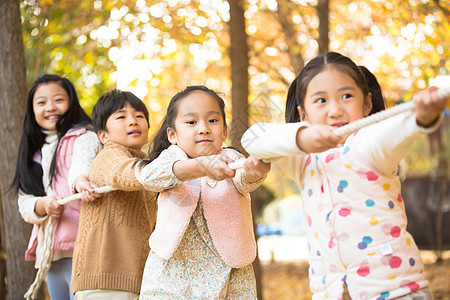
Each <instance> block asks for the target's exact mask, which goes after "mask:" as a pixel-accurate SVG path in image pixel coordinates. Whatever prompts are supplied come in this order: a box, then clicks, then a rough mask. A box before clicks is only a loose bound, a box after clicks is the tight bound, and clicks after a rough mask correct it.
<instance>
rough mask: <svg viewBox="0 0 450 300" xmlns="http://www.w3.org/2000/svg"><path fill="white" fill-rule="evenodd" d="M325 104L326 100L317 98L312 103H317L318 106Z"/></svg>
mask: <svg viewBox="0 0 450 300" xmlns="http://www.w3.org/2000/svg"><path fill="white" fill-rule="evenodd" d="M325 102H327V100H325V99H324V98H319V99H316V100H315V101H314V103H318V104H323V103H325Z"/></svg>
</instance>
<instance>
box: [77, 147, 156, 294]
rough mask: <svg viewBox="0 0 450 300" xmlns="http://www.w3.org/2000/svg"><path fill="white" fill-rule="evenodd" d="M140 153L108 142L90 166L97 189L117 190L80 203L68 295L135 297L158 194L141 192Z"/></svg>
mask: <svg viewBox="0 0 450 300" xmlns="http://www.w3.org/2000/svg"><path fill="white" fill-rule="evenodd" d="M142 157H143V153H142V152H140V151H136V150H133V149H130V148H126V147H124V146H121V145H118V144H115V143H111V142H110V143H107V144H106V145H105V147H104V149H103V150H102V151H100V152H99V154H98V155H97V156H96V158H95V159H94V161H93V162H92V165H91V171H90V175H89V178H90V180H91V181H92V182H93V183H95V184H96V185H97V186H99V187H101V186H105V185H111V186H113V187H116V188H118V189H119V190H118V191H113V192H110V193H106V194H105V195H104V196H103V197H101V198H99V199H96V200H95V201H93V202H90V203H87V202H83V203H82V205H81V212H80V225H79V230H78V236H77V241H76V244H75V250H74V256H73V267H72V283H71V286H72V292H73V293H75V292H77V291H81V290H93V289H107V290H120V291H128V292H133V293H136V294H138V293H139V290H140V286H141V281H142V274H143V271H144V265H145V261H146V259H147V255H148V253H149V250H150V248H149V245H148V239H149V237H150V234H151V232H152V231H153V228H154V224H155V221H156V193H154V192H149V191H145V190H144V189H143V187H142V185H141V184H140V183H139V182H138V181H137V180H136V178H135V175H134V164H135V162H136V160H137V159H136V158H142Z"/></svg>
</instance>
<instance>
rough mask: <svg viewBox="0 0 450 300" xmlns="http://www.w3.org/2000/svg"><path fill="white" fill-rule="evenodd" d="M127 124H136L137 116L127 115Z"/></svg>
mask: <svg viewBox="0 0 450 300" xmlns="http://www.w3.org/2000/svg"><path fill="white" fill-rule="evenodd" d="M128 124H129V125H130V126H132V125H136V124H137V118H136V117H135V116H128Z"/></svg>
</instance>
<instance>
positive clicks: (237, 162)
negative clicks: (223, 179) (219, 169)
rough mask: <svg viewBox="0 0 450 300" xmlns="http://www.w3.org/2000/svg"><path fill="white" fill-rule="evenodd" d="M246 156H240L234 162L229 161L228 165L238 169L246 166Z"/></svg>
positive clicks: (232, 168)
mask: <svg viewBox="0 0 450 300" xmlns="http://www.w3.org/2000/svg"><path fill="white" fill-rule="evenodd" d="M244 162H245V158H238V159H236V160H235V161H234V162H232V163H229V164H228V167H229V168H230V169H231V170H237V169H240V168H243V167H244Z"/></svg>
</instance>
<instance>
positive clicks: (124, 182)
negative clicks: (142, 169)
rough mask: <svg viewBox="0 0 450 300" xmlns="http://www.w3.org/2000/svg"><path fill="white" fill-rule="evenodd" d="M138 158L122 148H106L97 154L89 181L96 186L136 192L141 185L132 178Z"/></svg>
mask: <svg viewBox="0 0 450 300" xmlns="http://www.w3.org/2000/svg"><path fill="white" fill-rule="evenodd" d="M138 161H139V158H137V157H134V156H133V155H131V153H130V152H128V151H127V150H126V149H125V148H124V147H122V146H117V147H108V148H104V149H103V150H102V151H100V152H99V154H98V155H97V157H96V158H95V159H94V162H93V163H92V165H91V172H90V174H89V179H90V180H92V182H93V183H95V184H97V185H98V186H103V185H111V186H113V187H115V188H117V189H119V190H122V191H137V190H141V189H142V185H141V183H140V182H139V181H137V179H136V177H135V176H134V169H135V167H136V165H137V162H138Z"/></svg>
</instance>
